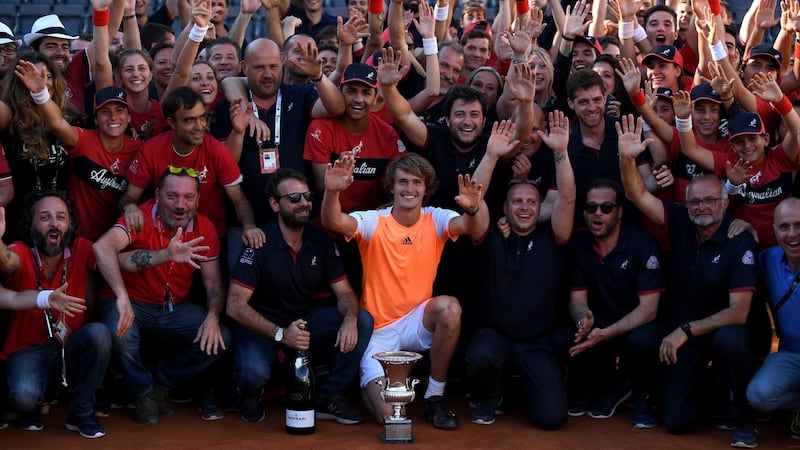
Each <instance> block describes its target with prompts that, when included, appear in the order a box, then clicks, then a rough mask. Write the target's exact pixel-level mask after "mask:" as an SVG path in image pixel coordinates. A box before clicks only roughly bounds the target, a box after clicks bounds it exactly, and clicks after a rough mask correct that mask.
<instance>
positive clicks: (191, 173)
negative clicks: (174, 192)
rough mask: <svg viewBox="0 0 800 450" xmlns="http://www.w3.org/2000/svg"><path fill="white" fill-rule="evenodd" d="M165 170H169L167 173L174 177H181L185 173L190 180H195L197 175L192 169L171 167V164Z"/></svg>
mask: <svg viewBox="0 0 800 450" xmlns="http://www.w3.org/2000/svg"><path fill="white" fill-rule="evenodd" d="M167 169H169V173H171V174H174V175H181V174H184V173H185V174H186V175H189V176H190V177H192V178H197V175H199V174H198V173H197V171H196V170H194V169H192V168H191V167H181V166H173V165H172V164H170V165H168V166H167Z"/></svg>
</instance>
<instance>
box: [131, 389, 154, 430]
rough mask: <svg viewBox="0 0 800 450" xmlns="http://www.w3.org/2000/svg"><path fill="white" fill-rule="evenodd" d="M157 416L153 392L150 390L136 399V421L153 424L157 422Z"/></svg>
mask: <svg viewBox="0 0 800 450" xmlns="http://www.w3.org/2000/svg"><path fill="white" fill-rule="evenodd" d="M158 418H159V414H158V402H157V401H156V396H155V394H154V393H153V391H152V390H151V391H150V392H148V393H147V394H145V395H143V396H142V397H140V398H138V399H137V400H136V421H137V422H139V423H146V424H148V425H154V424H157V423H158Z"/></svg>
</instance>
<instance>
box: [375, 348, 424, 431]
mask: <svg viewBox="0 0 800 450" xmlns="http://www.w3.org/2000/svg"><path fill="white" fill-rule="evenodd" d="M372 357H373V358H375V359H376V360H378V361H379V362H380V363H381V366H382V367H383V373H384V375H385V376H386V379H385V380H383V381H382V382H381V383H380V384H381V386H383V390H381V398H382V399H383V401H385V402H386V403H388V404H390V405H391V406H392V411H393V412H392V415H390V416H386V417H385V418H384V428H385V432H384V433H383V434H382V435H381V440H382V441H383V442H387V443H404V442H414V437H413V435H412V432H411V420H410V419H409V418H408V417H406V416H404V415H402V414H401V413H400V411H401V409H402V408H403V405H406V404H408V403H411V402H412V401H414V397H415V395H416V394H415V392H414V387H415V386H416V385H417V383H419V380H412V379H411V378H410V376H411V369H412V368H413V367H414V364H415V363H416V362H417V361H419V360H420V359H421V358H422V355H420V354H419V353H414V352H406V351H391V352H378V353H376V354H374V355H372Z"/></svg>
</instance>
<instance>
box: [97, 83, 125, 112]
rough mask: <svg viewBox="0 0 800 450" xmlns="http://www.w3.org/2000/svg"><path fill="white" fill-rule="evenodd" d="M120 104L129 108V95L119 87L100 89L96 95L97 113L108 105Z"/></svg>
mask: <svg viewBox="0 0 800 450" xmlns="http://www.w3.org/2000/svg"><path fill="white" fill-rule="evenodd" d="M111 102H119V103H122V104H123V105H125V107H126V108H127V107H128V95H127V94H126V93H125V91H123V90H122V89H120V88H118V87H113V86H112V87H107V88H103V89H100V90H99V91H97V93H96V94H94V110H95V111H97V110H98V109H100V108H101V107H102V106H103V105H105V104H106V103H111Z"/></svg>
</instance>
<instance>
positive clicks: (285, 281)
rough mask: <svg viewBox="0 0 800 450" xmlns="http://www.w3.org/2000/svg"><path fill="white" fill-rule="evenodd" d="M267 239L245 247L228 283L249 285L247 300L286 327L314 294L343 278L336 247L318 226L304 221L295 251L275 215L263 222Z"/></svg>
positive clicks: (301, 313) (326, 291) (301, 315)
mask: <svg viewBox="0 0 800 450" xmlns="http://www.w3.org/2000/svg"><path fill="white" fill-rule="evenodd" d="M263 230H264V234H266V236H267V243H266V244H264V246H262V247H261V248H259V249H254V248H252V247H245V248H244V249H243V250H242V253H241V254H240V255H239V259H238V261H236V265H235V266H234V267H233V268H232V269H231V283H236V284H238V285H240V286H244V287H246V288H248V289H252V290H253V295H252V296H251V297H250V301H249V302H248V304H249V305H250V306H251V307H253V308H254V309H255V310H256V311H258V312H259V313H260V314H261V315H262V316H264V317H265V318H266V319H267V320H269V321H270V322H273V323H275V324H276V325H278V326H281V327H286V326H288V325H289V324H291V323H292V322H294V321H295V320H297V319H300V318H304V317H306V316H307V315H308V313H309V311H311V309H312V308H313V307H314V306H315V302H314V298H315V297H321V296H329V295H330V294H331V288H330V285H331V284H332V283H336V282H338V281H341V280H343V279H345V273H344V268H343V267H342V262H341V261H340V260H339V252H338V251H337V250H336V245H335V244H334V243H333V241H332V240H331V238H330V237H328V235H327V234H325V233H324V232H323V231H322V230H320V229H318V228H316V227H313V226H311V225H306V226H305V228H304V229H303V245H302V247H301V248H300V252H298V253H295V252H294V250H293V249H292V248H291V247H290V246H289V244H287V243H286V240H285V239H284V238H283V234H281V230H280V227H279V226H278V222H277V221H272V222H271V223H270V224H269V225H267V226H266V227H264V228H263Z"/></svg>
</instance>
